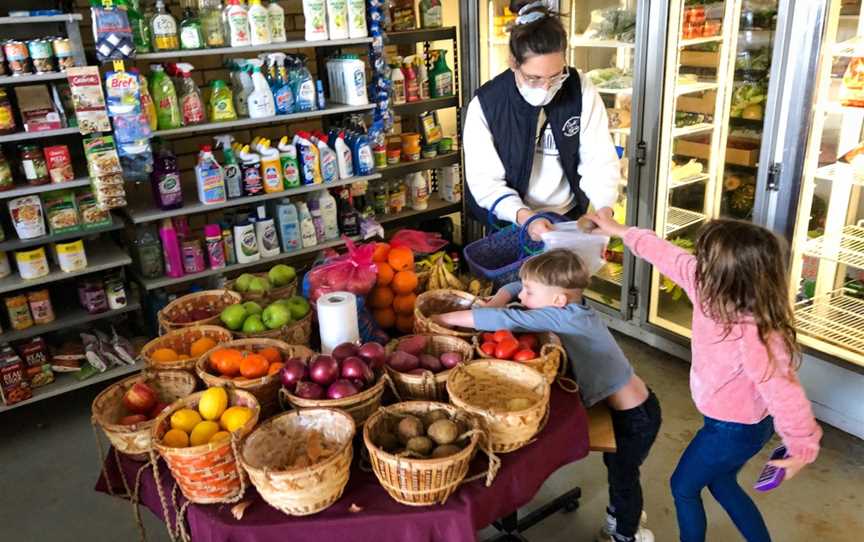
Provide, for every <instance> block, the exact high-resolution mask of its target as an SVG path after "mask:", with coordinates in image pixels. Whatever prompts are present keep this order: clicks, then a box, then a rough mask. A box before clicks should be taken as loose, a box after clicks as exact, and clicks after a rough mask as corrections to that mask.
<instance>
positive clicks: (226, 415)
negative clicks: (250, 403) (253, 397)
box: [219, 406, 252, 433]
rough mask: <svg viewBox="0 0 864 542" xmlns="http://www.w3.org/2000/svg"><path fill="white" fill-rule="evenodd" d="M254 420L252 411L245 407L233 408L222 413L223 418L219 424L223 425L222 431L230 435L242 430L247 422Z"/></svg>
mask: <svg viewBox="0 0 864 542" xmlns="http://www.w3.org/2000/svg"><path fill="white" fill-rule="evenodd" d="M250 419H252V409H251V408H249V407H244V406H232V407H231V408H229V409H228V410H226V411H225V412H223V413H222V417H221V418H219V423H220V424H221V425H222V429H224V430H226V431H228V432H229V433H233V432H234V431H236V430H238V429H240V428H241V427H243V426H244V425H246V422H248V421H249V420H250Z"/></svg>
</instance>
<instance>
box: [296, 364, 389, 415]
mask: <svg viewBox="0 0 864 542" xmlns="http://www.w3.org/2000/svg"><path fill="white" fill-rule="evenodd" d="M389 381H390V377H389V376H387V374H386V373H384V374H382V375H381V377H380V378H379V379H378V381H377V382H375V384H373V385H371V386H370V387H368V388H366V389H365V390H363V391H361V392H360V393H358V394H356V395H352V396H350V397H345V398H343V399H304V398H302V397H297V396H296V395H294V394H293V393H291V392H289V391H288V390H286V389H285V388H280V389H279V393H280V394H281V395H282V397H283V399H284V400H285V401H287V402H288V403H290V404H291V405H292V406H293V407H294V408H297V409H304V408H338V409H339V410H343V411H345V412H346V413H347V414H349V415H350V416H351V417H352V418H354V423H355V424H357V426H358V427H359V426H361V425H363V423H364V422H365V421H366V419H367V418H369V416H371V415H372V413H373V412H375V411H376V410H378V407H379V406H381V396H382V395H384V385H385V384H386V383H387V382H389Z"/></svg>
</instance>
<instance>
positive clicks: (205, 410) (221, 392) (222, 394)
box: [198, 388, 228, 420]
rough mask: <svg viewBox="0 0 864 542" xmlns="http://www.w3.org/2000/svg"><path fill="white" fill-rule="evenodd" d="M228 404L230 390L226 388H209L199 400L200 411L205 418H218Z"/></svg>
mask: <svg viewBox="0 0 864 542" xmlns="http://www.w3.org/2000/svg"><path fill="white" fill-rule="evenodd" d="M227 406H228V392H226V391H225V388H209V389H208V390H207V391H205V392H204V393H203V394H202V395H201V400H200V401H198V412H200V413H201V417H202V418H204V419H205V420H218V419H219V417H220V416H222V413H223V412H225V407H227Z"/></svg>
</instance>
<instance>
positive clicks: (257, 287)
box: [248, 277, 270, 295]
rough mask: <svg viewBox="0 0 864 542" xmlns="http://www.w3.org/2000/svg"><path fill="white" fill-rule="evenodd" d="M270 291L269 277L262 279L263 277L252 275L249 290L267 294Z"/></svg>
mask: <svg viewBox="0 0 864 542" xmlns="http://www.w3.org/2000/svg"><path fill="white" fill-rule="evenodd" d="M269 291H270V282H269V281H268V280H267V279H262V278H261V277H252V280H251V281H250V282H249V290H248V292H249V293H250V294H259V295H260V294H265V293H267V292H269Z"/></svg>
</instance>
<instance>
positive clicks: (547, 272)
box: [519, 248, 591, 290]
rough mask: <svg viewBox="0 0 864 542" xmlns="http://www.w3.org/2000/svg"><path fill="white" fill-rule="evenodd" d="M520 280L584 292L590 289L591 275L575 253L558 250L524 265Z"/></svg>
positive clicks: (529, 260) (538, 256)
mask: <svg viewBox="0 0 864 542" xmlns="http://www.w3.org/2000/svg"><path fill="white" fill-rule="evenodd" d="M519 278H521V279H523V280H524V279H528V280H534V281H537V282H539V283H540V284H545V285H546V286H556V287H558V288H564V289H567V290H583V289H585V288H587V287H588V282H589V281H590V280H591V274H590V273H589V272H588V268H586V267H585V264H584V263H582V259H581V258H579V256H578V255H576V253H575V252H573V251H570V250H567V249H563V248H556V249H554V250H550V251H548V252H544V253H543V254H539V255H537V256H534V257H533V258H530V259H528V260H527V261H526V262H525V263H523V264H522V267H521V268H519Z"/></svg>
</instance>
